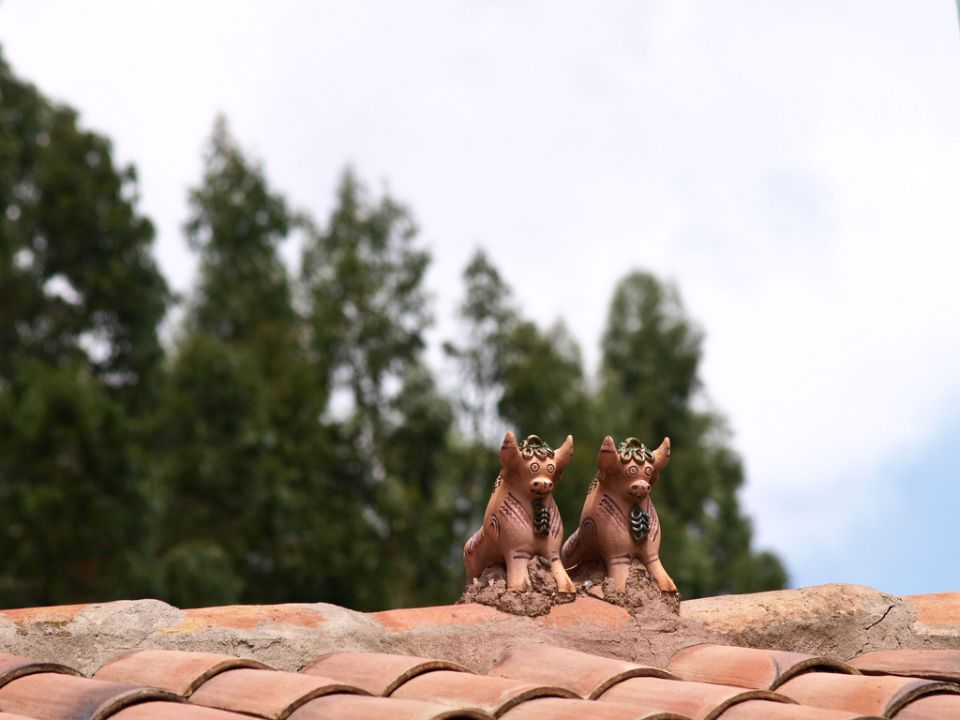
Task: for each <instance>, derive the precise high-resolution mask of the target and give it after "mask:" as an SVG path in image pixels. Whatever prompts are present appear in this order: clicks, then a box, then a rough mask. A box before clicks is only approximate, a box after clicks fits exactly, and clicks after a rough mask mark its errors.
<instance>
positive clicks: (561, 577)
mask: <svg viewBox="0 0 960 720" xmlns="http://www.w3.org/2000/svg"><path fill="white" fill-rule="evenodd" d="M550 574H551V575H553V579H554V581H555V582H556V583H557V592H562V593H575V592H576V591H577V586H576V585H574V584H573V580H571V579H570V576H569V575H567V571H566V570H565V569H564V567H563V563H562V562H560V556H559V555H554V556H553V557H552V558H550Z"/></svg>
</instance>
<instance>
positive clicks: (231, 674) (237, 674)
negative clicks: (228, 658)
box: [190, 668, 365, 720]
mask: <svg viewBox="0 0 960 720" xmlns="http://www.w3.org/2000/svg"><path fill="white" fill-rule="evenodd" d="M338 692H339V693H359V694H365V691H364V690H361V689H360V688H358V687H355V686H352V685H348V684H346V683H341V682H337V681H336V680H333V679H331V678H326V677H321V676H318V675H302V674H300V673H289V672H280V671H278V670H252V669H246V668H241V669H239V670H227V671H226V672H222V673H220V674H219V675H215V676H214V677H212V678H211V679H210V680H207V681H206V682H205V683H203V685H201V686H200V687H199V688H197V689H196V690H195V691H194V692H193V695H191V696H190V702H192V703H195V704H197V705H205V706H207V707H213V708H219V709H221V710H232V711H234V712H241V713H247V714H248V715H256V716H258V717H262V718H267V720H283V719H284V718H286V717H288V716H289V715H290V713H292V712H293V711H294V710H296V709H297V708H298V707H300V706H301V705H303V704H304V703H306V702H308V701H310V700H312V699H313V698H316V697H320V696H321V695H328V694H330V693H338Z"/></svg>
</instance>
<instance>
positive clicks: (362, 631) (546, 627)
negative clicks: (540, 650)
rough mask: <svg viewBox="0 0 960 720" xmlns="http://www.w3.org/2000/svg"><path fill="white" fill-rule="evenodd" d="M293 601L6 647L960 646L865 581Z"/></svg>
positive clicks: (64, 631)
mask: <svg viewBox="0 0 960 720" xmlns="http://www.w3.org/2000/svg"><path fill="white" fill-rule="evenodd" d="M287 607H296V609H297V611H298V612H303V613H305V615H306V616H307V617H308V618H309V617H312V614H313V613H316V618H317V622H316V623H313V625H314V626H312V627H308V626H305V625H301V624H286V623H283V622H279V621H275V620H271V619H267V620H265V621H263V622H259V623H257V624H255V625H253V626H252V627H250V628H238V627H229V626H227V627H224V626H221V625H218V624H216V622H215V621H213V620H210V619H209V618H207V619H206V620H203V621H200V622H193V623H191V622H190V621H189V615H188V613H186V612H185V611H183V610H179V609H177V608H175V607H173V606H171V605H168V604H166V603H163V602H160V601H158V600H138V601H122V602H114V603H104V604H94V605H89V606H87V607H85V608H83V609H82V610H80V611H79V612H77V613H76V614H75V615H73V616H72V617H71V618H70V619H69V620H65V621H63V622H60V621H50V620H43V615H42V613H41V614H39V615H38V616H37V617H38V618H40V619H34V618H32V617H31V616H30V615H27V616H25V617H22V618H17V619H16V620H17V621H16V622H14V621H11V620H10V619H6V618H3V617H2V616H0V651H5V652H10V653H14V654H17V655H24V656H27V657H31V658H34V659H36V660H44V661H51V662H60V663H64V664H66V665H69V666H71V667H75V668H77V669H78V670H80V671H82V672H84V673H88V674H89V673H93V672H95V671H96V670H97V669H99V668H100V666H101V665H103V664H104V663H105V662H107V661H108V660H110V659H112V658H115V657H116V656H118V655H121V654H123V653H125V652H128V651H131V650H137V649H168V650H198V651H205V652H216V653H224V654H227V655H233V656H236V657H247V658H254V659H257V660H260V661H261V662H264V663H266V664H267V665H269V666H271V667H274V668H277V669H280V670H289V671H296V670H299V669H300V668H301V667H302V666H303V665H305V664H306V663H308V662H310V661H312V660H313V659H315V658H316V657H318V656H320V655H323V654H325V653H329V652H334V651H365V652H388V653H404V654H415V655H423V656H427V657H434V658H438V659H446V660H452V661H455V662H459V663H461V664H463V665H465V666H467V667H469V668H471V669H474V670H477V671H480V672H485V671H486V670H487V669H489V667H490V665H492V663H493V662H494V661H495V660H496V658H497V657H498V656H499V655H500V653H501V652H502V651H503V650H504V649H505V648H506V647H507V646H508V645H510V644H512V643H515V642H518V641H531V640H533V641H542V642H547V643H551V644H554V645H560V646H562V647H567V648H571V649H575V650H582V651H585V652H590V653H594V654H599V655H606V656H610V657H617V658H621V659H626V660H633V661H635V662H640V663H648V664H655V665H658V666H660V667H664V666H666V664H667V662H668V661H669V658H670V657H671V655H673V653H674V652H676V651H677V650H679V649H680V648H683V647H686V646H688V645H692V644H696V643H699V642H718V643H724V644H729V645H743V646H747V647H761V648H779V649H782V650H793V651H797V652H804V653H812V654H816V655H827V656H830V657H833V658H837V659H840V660H849V659H851V658H853V657H856V656H857V655H859V654H862V653H864V652H868V651H872V650H881V649H899V648H960V635H958V633H957V632H956V628H952V627H951V628H945V629H944V630H943V631H942V632H938V631H936V630H931V629H929V628H923V629H922V631H921V629H920V628H918V627H917V626H916V624H915V617H914V612H913V609H912V607H911V606H910V605H909V603H907V602H905V601H903V600H901V599H900V598H897V597H894V596H891V595H887V594H884V593H881V592H878V591H876V590H873V589H871V588H867V587H863V586H857V585H823V586H818V587H813V588H804V589H801V590H785V591H777V592H772V593H756V594H753V595H740V596H721V597H714V598H706V599H702V600H691V601H686V602H684V603H682V604H681V611H680V616H679V617H676V616H673V617H672V618H670V617H655V618H646V619H644V618H642V617H631V618H627V619H626V620H625V622H624V624H623V625H622V626H621V627H620V628H619V629H615V628H613V627H611V626H608V625H602V624H601V625H598V624H592V623H589V622H583V623H579V624H577V623H574V624H572V625H569V626H566V627H556V626H554V625H551V624H549V623H547V624H544V622H543V620H544V618H527V617H518V616H509V615H504V616H503V617H502V618H498V619H497V620H495V621H491V622H476V623H468V624H450V625H440V624H438V625H422V626H419V627H416V628H413V629H406V630H399V631H396V630H389V629H387V628H385V627H384V626H383V625H382V624H381V623H380V622H379V621H378V620H377V619H376V618H375V617H373V616H370V615H366V614H364V613H358V612H354V611H351V610H347V609H344V608H341V607H338V606H335V605H327V604H323V603H317V604H314V605H299V606H287ZM568 607H569V606H568ZM280 617H282V615H281V616H280ZM307 624H308V625H309V624H310V623H307Z"/></svg>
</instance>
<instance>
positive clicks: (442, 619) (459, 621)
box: [370, 603, 516, 632]
mask: <svg viewBox="0 0 960 720" xmlns="http://www.w3.org/2000/svg"><path fill="white" fill-rule="evenodd" d="M370 617H372V618H374V619H375V620H377V621H379V622H380V624H381V625H383V627H384V628H385V629H386V630H388V631H390V632H400V631H403V630H416V629H417V628H421V627H429V626H433V625H476V624H479V623H485V622H506V621H508V620H514V619H515V618H516V616H515V615H509V614H508V613H505V612H501V611H500V610H497V609H496V608H493V607H490V606H489V605H479V604H477V603H465V604H463V605H439V606H436V607H423V608H398V609H397V610H383V611H382V612H376V613H371V614H370Z"/></svg>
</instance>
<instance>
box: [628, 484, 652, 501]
mask: <svg viewBox="0 0 960 720" xmlns="http://www.w3.org/2000/svg"><path fill="white" fill-rule="evenodd" d="M627 492H628V493H629V494H630V497H633V498H636V499H638V500H639V499H640V498H645V497H646V496H647V495H649V494H650V483H648V482H647V481H646V480H635V481H634V482H632V483H630V488H629V489H628V490H627Z"/></svg>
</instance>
